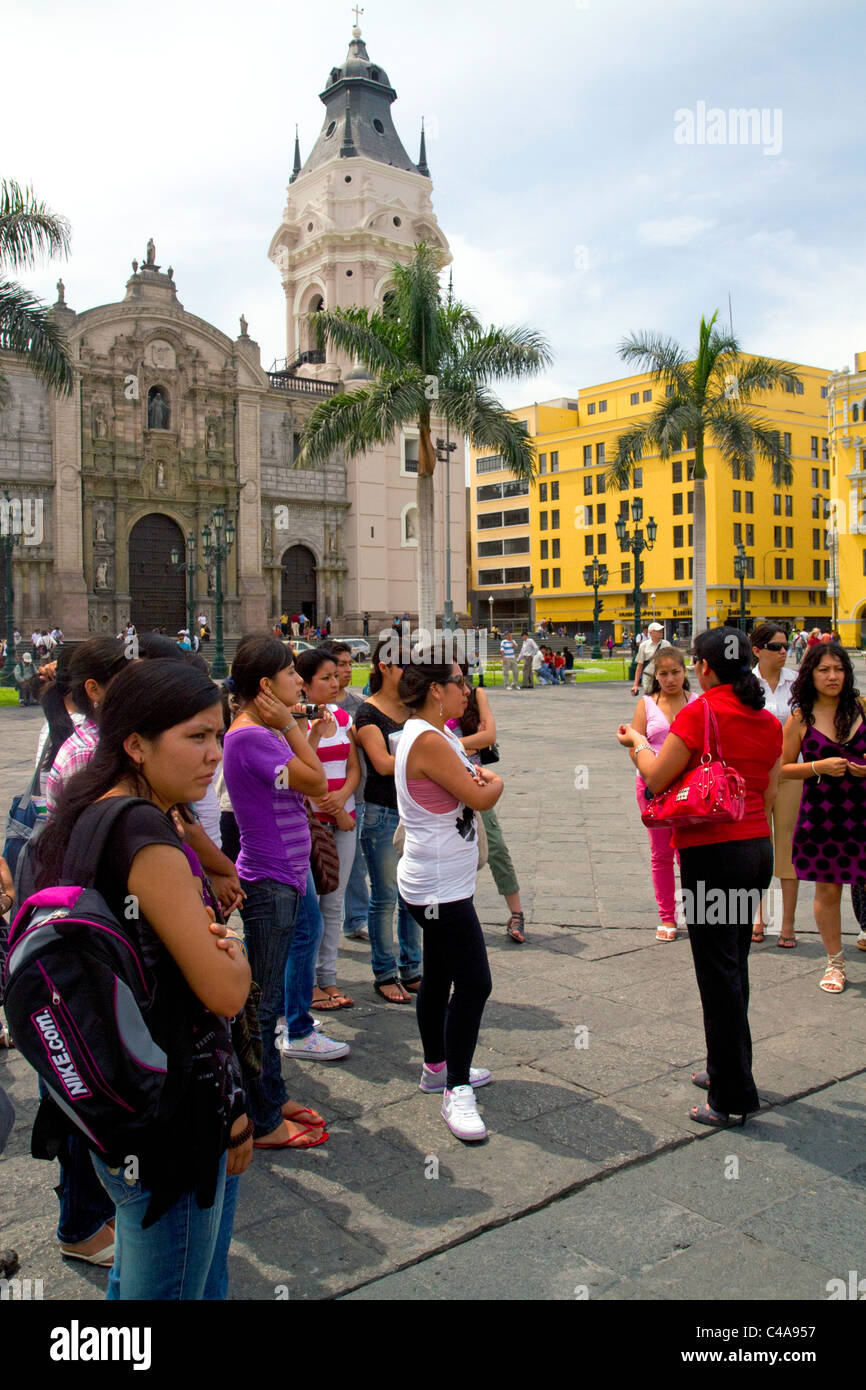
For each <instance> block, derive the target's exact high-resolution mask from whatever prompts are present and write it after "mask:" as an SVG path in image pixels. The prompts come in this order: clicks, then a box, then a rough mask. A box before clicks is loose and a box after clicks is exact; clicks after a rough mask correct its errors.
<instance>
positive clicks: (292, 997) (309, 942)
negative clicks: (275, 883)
mask: <svg viewBox="0 0 866 1390" xmlns="http://www.w3.org/2000/svg"><path fill="white" fill-rule="evenodd" d="M322 926H323V922H322V913H321V911H320V909H319V899H318V895H317V893H316V884H315V881H314V879H313V871H312V869H310V870H309V872H308V874H307V892H306V895H305V897H303V898H301V900H300V902H299V903H298V915H297V917H296V918H295V930H294V933H293V934H292V944H291V946H290V947H289V954H288V959H287V960H286V968H285V972H284V975H283V992H284V999H285V1014H286V1031H287V1034H288V1038H289V1041H290V1042H300V1041H301V1040H302V1039H303V1038H308V1037H309V1036H310V1034H311V1033H312V1031H313V1022H314V1020H313V1015H312V1014H311V1013H310V1003H311V1001H312V998H313V985H314V984H315V982H316V957H317V956H318V954H319V942H320V941H321V939H322ZM283 1099H284V1100H285V1096H284V1097H283Z"/></svg>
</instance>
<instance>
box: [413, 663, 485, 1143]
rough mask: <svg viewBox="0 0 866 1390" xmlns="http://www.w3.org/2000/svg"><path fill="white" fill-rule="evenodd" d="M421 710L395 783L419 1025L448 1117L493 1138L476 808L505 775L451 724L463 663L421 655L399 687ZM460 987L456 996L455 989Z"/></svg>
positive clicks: (427, 1076)
mask: <svg viewBox="0 0 866 1390" xmlns="http://www.w3.org/2000/svg"><path fill="white" fill-rule="evenodd" d="M399 694H400V698H401V700H402V701H403V704H404V705H405V706H406V707H407V708H408V709H410V710H411V711H412V716H411V717H410V718H409V719H407V721H406V723H405V725H404V727H403V731H402V733H401V734H400V737H399V740H398V742H397V750H396V756H395V765H394V780H395V784H396V788H397V806H398V809H399V812H400V819H401V821H402V823H403V825H404V827H405V832H406V841H405V847H404V850H403V855H402V857H401V859H400V864H399V867H398V869H397V885H398V887H399V890H400V896H401V897H402V898H403V900H404V901H405V903H406V905H407V907H408V909H409V912H410V913H411V915H412V916H413V917H414V919H415V921H416V922H417V923H418V925H419V926H420V927H421V929H422V932H423V935H424V966H423V976H422V980H421V987H420V989H419V990H418V996H417V997H418V1027H419V1030H420V1033H421V1041H422V1044H423V1047H424V1069H423V1071H422V1074H421V1090H422V1091H434V1092H437V1093H441V1094H442V1096H443V1101H442V1117H443V1119H444V1120H445V1123H446V1124H447V1125H448V1128H449V1129H450V1130H451V1132H452V1133H453V1134H456V1135H457V1137H458V1138H460V1139H467V1140H475V1139H484V1138H486V1135H487V1130H486V1129H485V1127H484V1122H483V1121H482V1119H481V1116H480V1115H479V1114H478V1110H477V1108H476V1104H475V1091H474V1089H473V1088H474V1087H478V1086H484V1085H486V1084H487V1082H488V1081H489V1080H490V1072H489V1071H487V1070H486V1069H485V1068H476V1067H473V1066H472V1065H471V1063H472V1056H473V1053H474V1051H475V1045H476V1043H477V1041H478V1030H479V1027H480V1025H481V1015H482V1014H483V1012H484V1005H485V1003H486V1001H487V998H488V996H489V994H490V967H489V965H488V963H487V951H486V948H485V945H484V937H483V934H482V931H481V924H480V923H479V921H478V916H477V914H476V912H475V907H474V904H473V902H472V895H473V893H474V891H475V875H476V872H477V868H478V835H477V827H476V823H475V812H476V811H481V810H487V809H488V807H491V806H493V805H495V804H496V802H497V801H498V800H499V797H500V796H501V795H502V779H501V778H500V777H497V776H496V774H495V773H493V772H490V771H489V769H488V768H486V767H473V765H472V763H471V762H470V761H469V759H468V758H467V757H466V754H465V753H464V751H463V749H462V748H461V746H460V742H459V740H458V739H457V737H456V736H455V735H454V734H452V733H451V731H450V730H449V729H446V728H445V722H446V720H448V719H459V718H460V716H461V714H462V713H463V711H464V709H465V708H466V698H467V697H466V690H465V686H464V678H463V675H462V673H461V671H460V668H459V666H458V665H457V664H456V663H455V662H448V663H446V664H444V665H441V664H440V665H435V664H429V663H424V664H422V663H419V662H415V661H413V662H412V663H411V664H410V665H408V666H406V667H405V668H404V670H403V675H402V677H401V679H400V685H399ZM452 988H453V993H452Z"/></svg>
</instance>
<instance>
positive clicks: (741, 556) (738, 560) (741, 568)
mask: <svg viewBox="0 0 866 1390" xmlns="http://www.w3.org/2000/svg"><path fill="white" fill-rule="evenodd" d="M746 569H747V562H746V547H745V546H744V545H743V542H742V541H738V542H737V553H736V555H735V556H734V575H735V576H736V578H737V579H738V580H739V581H740V628H741V629H742V631H743V632H745V630H746V590H745V587H744V586H745V580H746Z"/></svg>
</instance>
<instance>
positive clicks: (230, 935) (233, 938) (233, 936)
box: [223, 931, 247, 955]
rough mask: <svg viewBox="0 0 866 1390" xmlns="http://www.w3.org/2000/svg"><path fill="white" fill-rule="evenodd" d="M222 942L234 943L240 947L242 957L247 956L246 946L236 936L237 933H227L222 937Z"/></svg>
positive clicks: (240, 938) (242, 940)
mask: <svg viewBox="0 0 866 1390" xmlns="http://www.w3.org/2000/svg"><path fill="white" fill-rule="evenodd" d="M223 941H236V942H237V943H238V945H239V946H240V948H241V950H242V951H243V953H244V955H246V954H247V944H246V942H245V941H244V939H243V937H241V936H238V934H237V932H234V931H227V932H226V934H225V936H224V937H223Z"/></svg>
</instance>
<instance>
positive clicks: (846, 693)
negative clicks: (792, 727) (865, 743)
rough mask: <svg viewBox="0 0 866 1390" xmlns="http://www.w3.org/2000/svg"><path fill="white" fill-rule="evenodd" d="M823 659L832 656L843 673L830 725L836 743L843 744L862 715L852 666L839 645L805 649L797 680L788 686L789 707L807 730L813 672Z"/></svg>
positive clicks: (811, 720) (810, 717) (811, 710)
mask: <svg viewBox="0 0 866 1390" xmlns="http://www.w3.org/2000/svg"><path fill="white" fill-rule="evenodd" d="M825 656H835V658H836V660H837V661H839V662H840V663H841V665H842V670H843V671H844V673H845V679H844V681H843V682H842V689H841V691H840V692H839V699H838V702H837V704H836V713H835V715H834V717H833V724H834V726H835V729H836V733H837V734H838V735H839V742H840V743H846V742H847V740H848V737H849V735H850V733H851V729H852V726H853V724H854V721H855V719H856V718H857V716H858V715H862V713H863V709H862V706H861V705H860V698H859V697H860V691H859V690H858V689H857V687H856V685H855V684H854V667H853V666H852V665H851V658H850V656H849V655H848V653H847V652H846V650H845V648H844V647H843V646H842V644H841V643H840V642H818V643H817V644H816V645H815V646H814V647H808V648H807V650H806V652H805V654H804V656H803V660H802V662H801V663H800V669H799V671H798V672H797V679H796V680H795V681H794V684H793V685H792V686H791V708H792V709H799V711H800V713H801V715H802V716H803V720H804V722H805V723H806V724H807V725H808V726H809V728H810V729H811V728H812V727H813V726H814V723H815V712H814V707H815V700H816V699H817V697H818V692H817V690H816V689H815V679H814V671H815V667H816V666H819V665H820V664H821V662H822V660H823V659H824V657H825Z"/></svg>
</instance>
